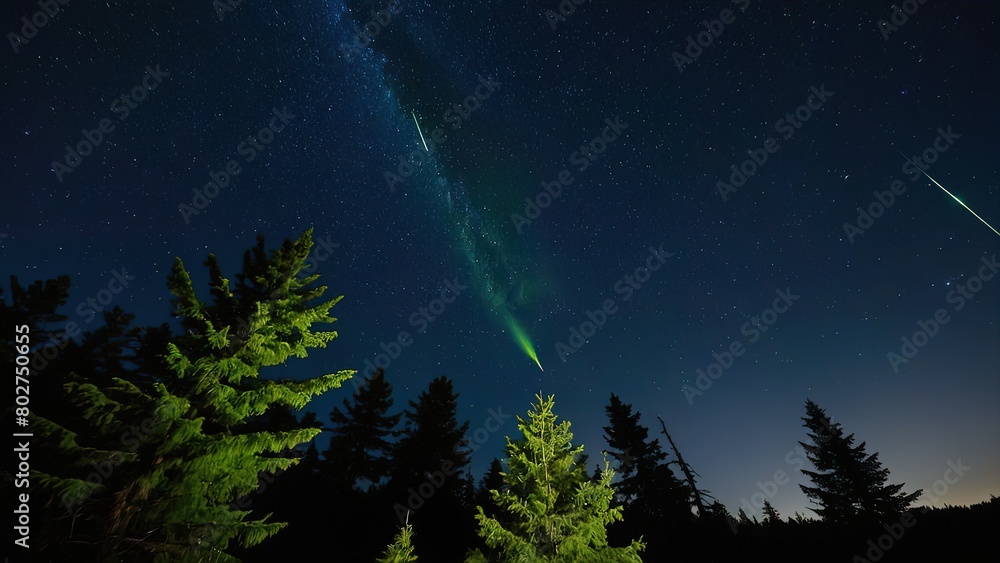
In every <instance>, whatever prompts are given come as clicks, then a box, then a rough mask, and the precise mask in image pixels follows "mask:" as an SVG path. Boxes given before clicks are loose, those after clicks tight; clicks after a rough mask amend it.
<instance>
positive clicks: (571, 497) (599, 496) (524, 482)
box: [468, 395, 645, 563]
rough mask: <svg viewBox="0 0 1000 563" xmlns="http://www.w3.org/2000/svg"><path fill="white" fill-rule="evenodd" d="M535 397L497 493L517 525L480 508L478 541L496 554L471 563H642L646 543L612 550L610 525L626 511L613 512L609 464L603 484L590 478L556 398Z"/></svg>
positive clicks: (520, 425)
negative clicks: (558, 411) (556, 407)
mask: <svg viewBox="0 0 1000 563" xmlns="http://www.w3.org/2000/svg"><path fill="white" fill-rule="evenodd" d="M536 398H537V399H538V403H537V404H535V405H534V406H533V410H532V411H530V412H528V420H524V419H522V418H521V417H520V416H518V428H519V429H520V430H521V433H522V434H523V438H521V439H519V440H517V441H513V440H511V439H510V438H509V437H508V438H507V455H508V456H509V459H508V467H509V471H508V472H507V473H504V474H503V475H504V481H505V483H506V485H507V488H506V489H505V490H503V491H499V490H493V491H492V495H493V498H494V499H495V501H496V504H497V506H498V507H499V508H500V510H501V511H503V512H506V513H507V515H508V519H507V520H505V522H507V521H509V522H510V523H505V524H501V522H500V521H499V520H498V519H496V518H491V517H488V516H486V514H485V513H484V512H483V509H482V507H477V511H478V515H477V516H476V520H477V521H478V522H479V535H480V536H481V537H482V538H483V540H484V541H485V542H486V545H487V546H489V548H490V549H491V550H492V551H493V553H492V554H491V555H490V557H489V558H487V557H486V556H485V555H483V554H482V553H480V552H478V551H477V552H473V553H471V554H470V556H469V559H468V561H487V560H496V561H505V562H506V561H552V562H556V561H558V562H567V563H569V562H580V561H595V562H596V561H602V562H605V561H629V562H635V561H641V559H640V558H639V553H640V552H641V551H642V550H643V549H644V547H645V546H644V544H643V543H642V541H641V540H640V541H633V542H632V544H631V545H630V546H628V547H620V548H615V547H610V546H608V543H607V533H606V526H607V525H608V524H610V523H612V522H614V521H617V520H621V508H620V507H614V508H612V507H611V500H612V498H613V497H614V490H613V489H612V488H611V480H612V478H613V477H614V471H612V470H611V468H610V467H609V465H608V462H607V460H605V464H604V465H605V467H604V471H603V472H602V473H601V476H600V480H599V481H596V482H595V481H591V480H590V479H588V477H587V468H586V466H585V464H584V463H581V461H582V458H583V446H578V447H574V446H573V445H572V444H571V440H572V439H573V435H572V434H571V433H570V423H569V421H563V422H560V423H556V415H555V414H554V413H553V412H552V409H553V406H554V404H555V401H554V398H553V397H552V396H549V398H548V399H542V397H541V395H536Z"/></svg>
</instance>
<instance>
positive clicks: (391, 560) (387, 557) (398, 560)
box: [378, 524, 417, 563]
mask: <svg viewBox="0 0 1000 563" xmlns="http://www.w3.org/2000/svg"><path fill="white" fill-rule="evenodd" d="M411 537H413V527H412V526H410V525H409V524H407V525H405V526H403V527H402V528H400V530H399V533H398V534H396V537H395V538H394V539H393V541H392V543H391V544H389V547H387V548H386V550H385V552H384V553H383V554H382V558H381V559H379V560H378V563H412V562H413V561H416V560H417V556H416V555H415V554H414V551H415V550H414V548H413V545H412V543H411V540H410V538H411Z"/></svg>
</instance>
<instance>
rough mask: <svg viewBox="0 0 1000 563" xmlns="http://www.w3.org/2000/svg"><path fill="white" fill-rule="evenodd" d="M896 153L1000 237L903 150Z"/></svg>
mask: <svg viewBox="0 0 1000 563" xmlns="http://www.w3.org/2000/svg"><path fill="white" fill-rule="evenodd" d="M896 152H898V153H899V154H900V156H902V157H903V158H905V159H906V162H909V163H910V164H911V165H913V167H914V168H916V169H917V170H920V172H921V173H923V175H924V176H927V179H928V180H930V181H931V182H934V185H936V186H937V187H939V188H941V189H942V190H944V193H946V194H948V195H950V196H951V198H952V199H954V200H955V201H957V202H958V204H959V205H961V206H962V207H964V208H965V209H967V210H968V211H969V213H972V214H973V215H975V217H976V219H979V220H980V221H982V222H983V224H984V225H986V226H987V227H989V228H990V230H991V231H993V232H994V233H996V234H997V236H1000V232H997V230H996V229H994V228H993V225H990V224H989V223H987V222H986V220H985V219H983V218H982V217H980V216H979V215H976V212H975V211H973V210H971V209H969V206H968V205H965V204H964V203H962V200H960V199H958V198H957V197H955V195H954V194H952V193H951V192H949V191H948V190H946V189H945V187H944V186H942V185H941V184H938V181H937V180H935V179H934V178H931V175H930V174H928V173H926V172H924V169H923V168H920V167H919V166H917V165H916V164H913V161H912V160H910V159H909V158H908V157H907V156H906V155H905V154H903V152H902V151H901V150H899V149H896Z"/></svg>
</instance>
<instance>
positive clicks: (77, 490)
mask: <svg viewBox="0 0 1000 563" xmlns="http://www.w3.org/2000/svg"><path fill="white" fill-rule="evenodd" d="M311 245H312V240H311V231H307V232H306V233H304V234H303V235H302V236H301V237H300V238H299V239H298V240H297V241H294V242H292V241H286V242H285V243H284V245H283V246H282V247H281V249H280V250H278V251H273V252H272V253H271V254H270V255H266V254H264V253H263V239H262V238H260V237H259V238H258V247H259V249H260V252H259V253H257V254H256V259H255V260H250V261H249V263H250V264H251V265H252V266H253V267H254V268H255V270H254V271H255V276H254V277H253V278H252V279H251V278H246V283H245V284H244V286H245V288H248V289H252V290H253V291H252V292H246V291H243V292H237V294H236V295H234V294H233V293H232V292H230V290H229V287H228V280H226V279H225V278H223V277H221V273H219V272H218V271H210V276H211V281H212V284H213V285H212V287H211V291H212V294H213V296H215V297H216V303H215V304H211V303H205V302H202V301H201V300H200V299H199V298H198V296H197V294H196V292H195V290H194V288H193V286H192V284H191V278H190V275H189V274H188V272H187V270H186V269H185V268H184V265H183V263H182V262H181V260H180V259H179V258H178V259H177V260H176V261H175V263H174V267H173V270H172V273H171V275H170V276H169V278H168V287H169V289H170V291H171V293H173V295H174V301H173V304H174V307H175V314H177V315H178V316H180V317H181V322H182V325H183V326H185V327H186V328H187V330H188V331H189V332H188V333H187V334H186V335H184V336H181V337H177V338H174V339H173V341H172V342H170V343H169V344H168V345H167V346H166V351H167V355H166V357H165V358H164V360H165V367H164V368H163V373H164V374H166V376H165V377H158V378H156V379H155V380H151V378H144V377H142V376H143V374H141V373H140V374H136V373H127V372H122V373H121V374H120V375H121V376H120V377H110V376H112V375H113V374H108V375H109V378H108V379H107V380H106V381H101V380H92V379H88V378H87V377H86V374H80V375H76V376H74V377H72V378H70V381H69V382H68V383H67V384H66V386H65V387H66V391H67V395H68V396H69V397H71V398H72V401H73V404H74V405H75V407H77V408H78V409H79V411H80V412H81V413H82V416H83V419H84V421H85V424H83V425H80V426H73V427H68V426H64V425H61V424H59V423H57V422H54V421H52V420H48V419H45V418H42V417H39V419H38V420H37V426H38V435H40V436H43V439H44V440H45V441H46V442H48V443H50V444H57V445H58V446H57V447H58V449H59V451H58V452H57V454H58V455H56V456H55V457H61V458H62V459H63V460H64V464H63V465H62V466H61V467H56V469H57V470H53V471H52V472H49V473H39V474H38V475H37V476H36V477H37V480H36V483H38V486H39V487H40V488H41V489H43V490H45V491H47V492H49V493H50V494H51V495H53V496H54V497H55V498H53V499H52V501H53V502H55V503H57V504H59V505H63V506H65V507H66V508H67V511H68V513H69V516H70V517H69V518H65V519H64V521H65V523H62V522H57V523H54V524H53V525H54V526H60V527H62V528H61V529H62V530H63V531H60V532H59V533H63V534H66V535H67V536H68V537H67V542H70V543H68V545H73V553H74V555H76V556H78V557H80V558H83V559H92V560H108V559H111V558H120V559H124V560H136V559H145V560H148V559H152V560H156V561H229V560H233V558H232V557H231V556H229V555H227V554H226V551H227V549H228V548H229V544H230V542H231V541H236V542H238V543H239V544H241V545H242V546H244V547H250V546H253V545H256V544H258V543H260V542H261V541H263V540H264V539H266V538H267V537H269V536H271V535H273V534H275V533H277V532H278V531H279V530H280V529H281V528H282V527H283V526H284V524H283V523H275V522H268V521H267V520H268V518H267V516H264V517H263V518H254V519H251V518H248V516H249V515H250V511H249V510H245V509H239V507H233V506H232V504H233V503H234V501H236V500H237V499H240V498H243V497H246V495H248V494H250V493H251V492H253V491H255V490H256V489H257V488H258V484H259V480H260V478H261V475H264V474H269V473H270V474H273V473H275V472H280V471H283V470H285V469H287V468H288V467H289V466H291V465H292V464H294V463H295V462H296V461H297V458H295V457H288V455H287V453H288V452H289V451H290V450H291V449H292V448H295V447H296V446H297V445H299V444H303V443H305V442H308V441H310V440H311V439H312V438H313V437H315V435H316V434H318V433H319V432H320V430H319V429H318V428H300V429H292V430H285V431H280V432H273V431H266V430H260V429H258V430H256V431H251V430H249V429H248V428H249V426H248V423H249V422H251V421H252V420H254V418H255V417H259V416H261V415H264V414H266V413H268V412H269V411H270V410H271V409H272V408H281V407H288V408H294V409H300V408H303V407H304V406H305V405H306V404H307V403H308V402H309V400H310V399H311V397H313V396H314V395H317V394H320V393H323V392H325V391H327V390H329V389H331V388H335V387H339V386H340V384H341V383H342V382H343V381H344V380H346V379H347V378H349V377H350V376H351V375H352V373H353V372H351V371H341V372H338V373H334V374H329V375H325V376H321V377H318V378H313V379H305V380H297V381H283V380H264V379H261V378H259V377H258V375H259V373H258V372H259V370H260V369H261V368H264V367H267V366H273V365H276V364H281V363H284V362H285V361H286V359H287V358H289V357H291V356H298V357H305V356H306V355H307V350H308V349H309V348H316V347H325V346H326V344H327V343H328V342H329V341H331V340H333V339H334V338H336V336H337V335H336V333H335V332H312V330H311V326H312V325H313V324H315V323H329V322H332V321H333V320H334V319H333V318H331V317H330V316H329V310H330V308H331V307H333V305H335V304H336V303H337V301H339V299H340V298H339V297H338V298H336V299H333V300H330V301H326V302H321V303H315V302H314V300H316V299H318V298H320V297H321V296H322V294H323V292H324V291H325V289H326V288H325V287H309V286H310V285H311V284H313V283H314V282H315V281H316V279H317V277H318V276H315V275H314V276H308V277H303V276H301V275H300V272H301V271H302V269H303V267H304V265H305V259H306V257H307V256H308V253H309V249H310V247H311ZM248 256H249V253H248ZM209 263H210V264H211V263H217V262H216V261H215V259H214V257H210V259H209ZM246 264H247V261H245V266H246ZM244 273H246V272H244ZM249 299H253V301H252V302H250V301H247V300H249ZM220 300H225V301H226V304H225V306H220V305H219V304H218V303H219V301H220ZM233 311H239V312H240V313H241V314H242V313H246V317H245V318H243V319H242V322H238V319H236V318H234V316H233V315H234V313H233ZM107 352H108V351H105V352H104V353H107ZM115 369H119V368H115ZM98 467H99V468H101V470H100V476H101V477H102V478H100V479H96V480H94V479H90V478H88V473H90V472H92V471H93V470H94V468H98Z"/></svg>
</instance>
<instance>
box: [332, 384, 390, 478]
mask: <svg viewBox="0 0 1000 563" xmlns="http://www.w3.org/2000/svg"><path fill="white" fill-rule="evenodd" d="M390 408H392V386H391V385H390V384H389V382H388V381H386V379H385V371H383V370H382V368H378V369H377V370H375V371H374V372H373V373H372V374H371V376H369V377H368V378H366V379H365V381H364V383H363V384H362V385H361V386H360V387H358V388H357V389H356V390H355V391H354V395H353V397H352V401H348V400H347V399H344V410H343V411H341V410H340V408H339V407H334V408H333V410H332V411H331V412H330V421H331V422H332V423H333V437H332V438H330V447H329V448H328V449H327V450H326V451H325V452H323V457H324V458H326V461H327V462H328V465H329V467H330V470H331V473H332V474H333V475H334V479H335V482H336V485H337V486H338V488H343V487H348V488H355V489H357V490H360V487H361V485H360V483H361V482H362V481H367V482H368V483H369V486H368V487H367V490H372V488H373V487H376V486H377V485H379V484H380V483H381V482H382V480H383V479H384V478H386V477H388V476H389V474H390V469H391V465H390V463H391V461H390V455H391V453H392V449H393V444H392V443H391V442H390V441H389V437H390V436H392V435H393V434H395V428H396V426H397V425H398V424H399V418H400V417H401V416H402V413H397V414H392V415H390V414H388V412H389V409H390Z"/></svg>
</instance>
